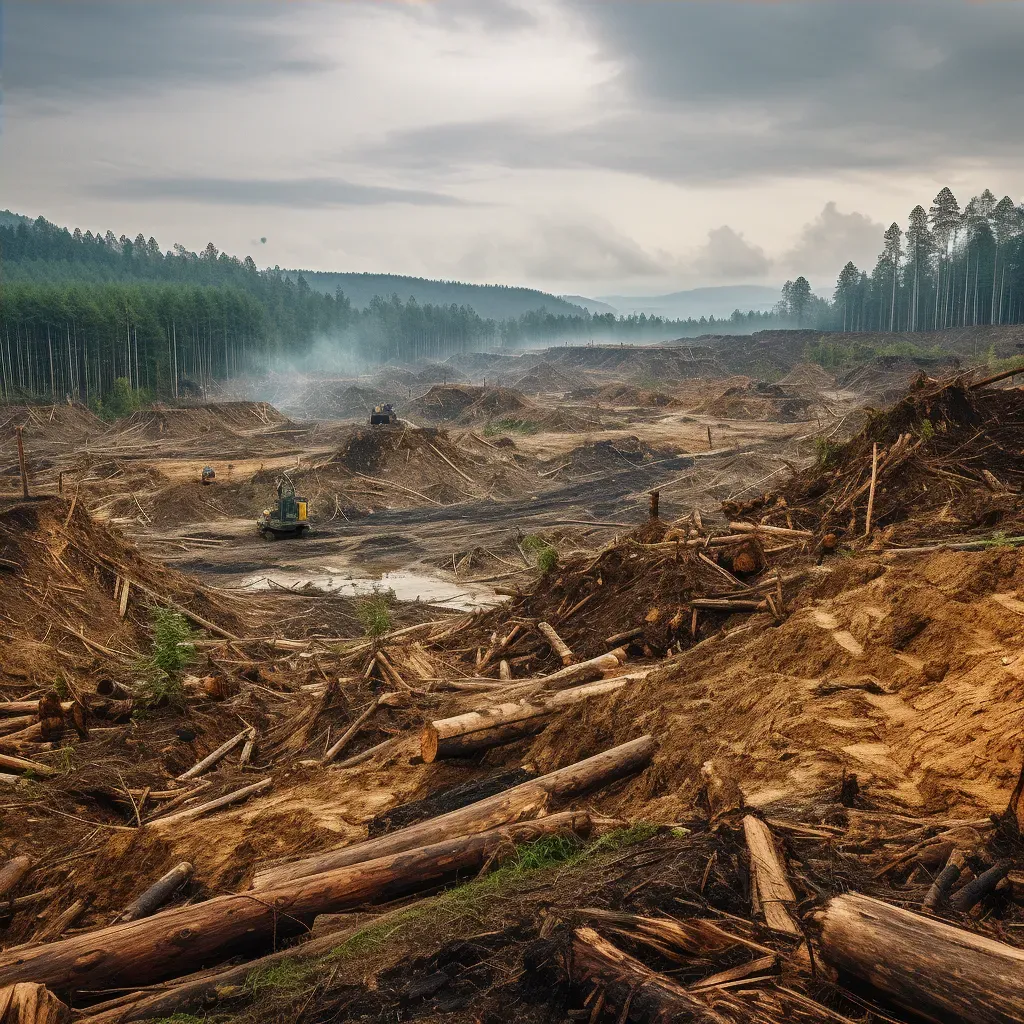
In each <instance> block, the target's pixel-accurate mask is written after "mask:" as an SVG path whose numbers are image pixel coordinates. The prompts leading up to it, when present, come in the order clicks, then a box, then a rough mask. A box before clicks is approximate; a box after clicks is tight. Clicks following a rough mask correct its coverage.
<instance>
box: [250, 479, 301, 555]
mask: <svg viewBox="0 0 1024 1024" xmlns="http://www.w3.org/2000/svg"><path fill="white" fill-rule="evenodd" d="M307 515H308V505H307V503H306V499H305V498H303V497H300V496H299V495H297V494H296V493H295V485H294V484H293V483H292V482H291V480H289V479H288V476H287V474H286V475H285V476H282V477H281V479H280V481H279V482H278V485H277V504H276V505H272V506H271V507H270V508H265V509H264V510H263V513H262V515H261V516H260V517H259V519H257V520H256V528H257V529H258V530H259V531H260V535H261V536H262V537H264V538H265V539H266V540H279V539H280V538H282V537H302V536H303V535H304V534H305V533H306V531H307V530H308V529H309V522H308V519H307Z"/></svg>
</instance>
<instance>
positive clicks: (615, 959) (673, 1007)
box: [566, 928, 731, 1024]
mask: <svg viewBox="0 0 1024 1024" xmlns="http://www.w3.org/2000/svg"><path fill="white" fill-rule="evenodd" d="M566 967H567V973H568V974H569V976H570V977H571V978H572V980H573V981H574V982H575V983H576V984H577V985H589V984H597V985H600V986H601V987H602V988H603V989H604V993H605V1001H606V1003H610V1004H611V1005H614V1006H615V1007H616V1008H621V1013H620V1016H619V1019H620V1020H625V1019H626V1018H627V1017H633V1019H635V1020H643V1021H654V1022H658V1024H662V1022H664V1024H667V1022H669V1021H692V1022H694V1024H727V1022H730V1021H731V1018H729V1017H723V1016H722V1015H721V1014H719V1013H717V1012H716V1011H715V1010H712V1009H711V1007H710V1005H709V1004H708V1003H707V1001H706V1000H705V999H703V998H701V997H700V996H698V995H694V994H692V993H690V992H687V991H686V989H685V988H683V987H682V986H680V985H677V984H676V983H675V982H674V981H673V980H672V979H671V978H668V977H666V976H665V975H664V974H659V973H658V972H657V971H652V970H651V969H650V968H649V967H645V966H644V965H643V964H642V963H641V962H640V961H639V960H637V959H635V958H634V957H631V956H630V955H629V954H628V953H624V952H623V951H622V950H621V949H619V948H618V947H617V946H613V945H612V944H611V943H610V942H609V941H608V940H607V939H604V938H602V937H601V936H600V935H598V934H597V932H595V931H594V929H593V928H577V929H576V931H575V932H574V933H573V943H572V957H571V959H570V961H569V963H568V964H567V965H566Z"/></svg>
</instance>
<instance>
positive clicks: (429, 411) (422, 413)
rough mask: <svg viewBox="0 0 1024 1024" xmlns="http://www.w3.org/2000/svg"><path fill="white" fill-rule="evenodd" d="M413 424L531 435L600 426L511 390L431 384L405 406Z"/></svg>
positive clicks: (583, 416) (582, 415) (575, 411)
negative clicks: (486, 429) (446, 424)
mask: <svg viewBox="0 0 1024 1024" xmlns="http://www.w3.org/2000/svg"><path fill="white" fill-rule="evenodd" d="M406 411H407V413H408V416H409V418H410V419H412V420H413V421H417V420H422V421H425V422H428V423H436V424H441V423H452V424H458V425H459V426H466V427H480V426H483V427H486V426H490V425H493V426H494V427H495V429H496V430H499V431H500V430H501V429H503V428H507V429H510V430H518V431H520V432H527V433H534V432H537V431H541V430H549V431H554V432H568V433H571V432H575V431H578V430H587V429H590V428H594V427H600V422H599V421H598V420H597V418H596V416H595V418H594V419H588V418H587V417H586V414H585V413H584V412H582V411H581V410H578V409H573V410H563V409H557V408H556V409H549V408H547V407H545V406H542V405H538V404H537V403H536V402H533V401H531V400H530V399H529V398H527V397H526V396H525V395H524V394H523V393H522V392H521V391H517V390H515V389H514V388H503V387H482V386H474V385H468V384H449V385H442V384H435V385H434V386H433V387H432V388H431V389H430V390H429V391H428V392H427V393H426V394H425V395H422V396H421V397H420V398H417V399H414V400H413V401H412V402H410V403H409V404H408V406H407V407H406Z"/></svg>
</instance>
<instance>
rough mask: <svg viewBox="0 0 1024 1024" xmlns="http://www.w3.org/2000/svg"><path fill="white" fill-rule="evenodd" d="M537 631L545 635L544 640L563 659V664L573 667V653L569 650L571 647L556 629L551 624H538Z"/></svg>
mask: <svg viewBox="0 0 1024 1024" xmlns="http://www.w3.org/2000/svg"><path fill="white" fill-rule="evenodd" d="M537 629H539V630H540V632H541V633H543V634H544V639H545V640H547V642H548V643H549V644H551V649H552V650H553V651H554V652H555V654H557V655H558V656H559V657H560V658H561V659H562V664H563V665H571V664H572V661H573V657H572V651H571V650H570V649H569V645H568V644H567V643H566V642H565V641H564V640H563V639H562V638H561V637H560V636H559V635H558V634H557V633H556V632H555V627H554V626H552V625H551V624H550V623H549V622H538V623H537Z"/></svg>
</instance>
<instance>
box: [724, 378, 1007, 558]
mask: <svg viewBox="0 0 1024 1024" xmlns="http://www.w3.org/2000/svg"><path fill="white" fill-rule="evenodd" d="M1022 412H1024V390H1021V389H999V388H976V387H974V388H972V386H971V384H970V382H969V380H968V379H967V378H964V377H957V378H954V379H952V380H951V381H946V382H942V381H936V380H932V379H931V378H926V377H921V378H919V380H918V381H917V383H916V384H915V385H914V386H913V387H912V388H911V389H910V391H908V392H907V393H906V394H905V395H904V397H903V398H902V400H901V401H899V402H898V403H897V404H896V405H894V406H892V407H891V408H890V409H888V410H886V411H885V412H881V413H876V414H875V415H873V416H871V417H870V418H869V419H868V422H867V424H866V425H865V426H864V427H863V428H862V429H861V430H860V431H859V432H858V433H857V434H856V435H854V437H853V438H851V439H850V440H849V441H848V442H847V443H846V444H842V445H839V444H831V443H829V442H827V441H826V442H823V443H822V444H821V445H820V447H819V454H818V461H817V464H816V465H815V466H813V467H811V468H810V469H808V470H806V471H805V472H803V473H801V474H799V475H797V476H796V477H794V478H793V479H792V480H791V481H790V482H789V483H788V484H787V485H786V486H785V487H784V488H782V490H781V491H779V492H777V493H773V494H768V495H764V496H762V497H761V498H759V499H757V500H756V501H754V502H752V503H750V504H747V505H742V506H740V505H731V506H728V507H727V508H726V511H727V513H729V514H731V515H736V514H754V515H757V516H758V517H760V518H762V520H763V521H770V522H772V523H774V524H775V525H789V524H791V523H792V524H795V525H798V526H801V527H804V528H806V529H813V530H814V531H816V533H818V534H819V535H825V534H833V535H837V536H843V535H845V536H846V537H847V538H850V539H852V538H855V537H858V536H860V535H861V534H862V533H863V532H864V526H865V519H866V514H867V506H868V502H869V500H870V485H871V473H872V458H873V456H872V453H873V450H874V446H875V445H877V446H878V473H877V483H876V490H875V498H874V507H873V518H872V527H873V528H874V529H875V530H876V531H880V534H879V536H878V539H880V540H884V541H896V542H907V541H912V540H914V539H918V538H927V537H946V536H952V535H957V534H977V535H991V534H992V532H993V531H1003V532H1013V533H1021V532H1024V499H1022V497H1021V493H1020V492H1021V488H1022V486H1024V461H1022V459H1021V452H1022V451H1024V421H1022V418H1021V414H1022Z"/></svg>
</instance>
